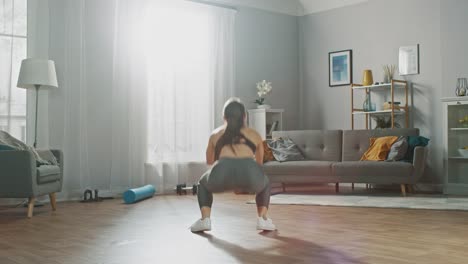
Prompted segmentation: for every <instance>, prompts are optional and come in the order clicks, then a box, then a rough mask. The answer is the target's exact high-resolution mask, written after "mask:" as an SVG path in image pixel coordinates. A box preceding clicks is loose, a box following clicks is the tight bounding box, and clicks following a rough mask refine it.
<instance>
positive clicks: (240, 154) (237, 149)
mask: <svg viewBox="0 0 468 264" xmlns="http://www.w3.org/2000/svg"><path fill="white" fill-rule="evenodd" d="M224 131H225V127H224V126H222V127H219V128H217V129H216V130H215V131H214V132H213V134H212V135H211V137H210V144H209V145H211V147H212V148H213V150H214V147H215V146H216V143H218V140H219V139H220V138H221V136H222V135H223V134H224ZM240 132H241V133H242V135H244V137H245V138H246V139H248V140H249V141H251V142H252V143H253V144H254V145H255V147H256V148H257V150H260V151H262V152H263V145H262V138H261V137H260V135H259V134H258V132H257V131H255V130H254V129H251V128H248V127H243V128H242V129H241V131H240ZM242 140H244V141H245V139H241V143H240V144H233V145H232V147H233V148H234V151H233V149H232V148H231V146H230V145H226V146H224V147H223V148H222V149H221V152H220V154H219V157H220V158H223V157H224V158H254V157H255V156H256V155H255V153H254V152H253V150H252V149H251V148H250V147H249V146H248V145H247V144H244V142H242ZM209 147H210V146H209ZM259 148H261V149H259Z"/></svg>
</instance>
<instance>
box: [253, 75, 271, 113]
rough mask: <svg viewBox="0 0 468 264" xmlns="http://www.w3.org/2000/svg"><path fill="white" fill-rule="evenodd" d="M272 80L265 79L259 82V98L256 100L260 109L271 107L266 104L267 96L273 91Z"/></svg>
mask: <svg viewBox="0 0 468 264" xmlns="http://www.w3.org/2000/svg"><path fill="white" fill-rule="evenodd" d="M272 89H273V88H272V86H271V82H267V81H266V80H263V81H261V82H258V83H257V95H258V98H257V99H256V100H255V103H256V104H257V108H260V109H270V106H269V105H267V104H265V97H266V96H267V95H268V94H269V93H270V92H271V90H272Z"/></svg>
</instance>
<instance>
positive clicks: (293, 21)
mask: <svg viewBox="0 0 468 264" xmlns="http://www.w3.org/2000/svg"><path fill="white" fill-rule="evenodd" d="M298 47H299V33H298V26H297V17H295V16H290V15H283V14H276V13H270V12H266V11H261V10H258V9H252V8H242V7H240V8H239V12H238V14H237V18H236V93H237V95H238V96H239V97H240V98H241V99H242V100H243V101H244V103H245V104H246V106H247V107H248V108H254V107H256V105H255V104H254V103H253V101H255V99H256V97H257V94H256V92H257V90H256V83H257V82H258V81H261V80H268V81H271V82H272V85H273V90H272V93H271V94H270V95H268V97H267V98H266V102H267V103H268V104H270V105H271V106H272V107H273V108H283V109H285V113H284V116H283V121H284V128H286V129H297V128H298V126H299V105H298V104H297V102H298V100H299V52H298Z"/></svg>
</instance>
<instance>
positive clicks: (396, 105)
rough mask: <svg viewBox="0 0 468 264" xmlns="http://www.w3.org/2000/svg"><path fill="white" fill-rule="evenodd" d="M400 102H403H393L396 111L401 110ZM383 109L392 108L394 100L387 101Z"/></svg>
mask: <svg viewBox="0 0 468 264" xmlns="http://www.w3.org/2000/svg"><path fill="white" fill-rule="evenodd" d="M400 104H401V102H393V105H395V107H394V108H395V111H400V110H401V109H400ZM383 109H384V110H392V102H385V103H384V104H383Z"/></svg>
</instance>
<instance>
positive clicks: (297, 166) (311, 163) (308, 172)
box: [263, 160, 332, 176]
mask: <svg viewBox="0 0 468 264" xmlns="http://www.w3.org/2000/svg"><path fill="white" fill-rule="evenodd" d="M331 165H332V162H330V161H316V160H302V161H289V162H284V163H280V162H278V161H271V162H268V163H265V164H264V165H263V170H264V171H265V173H266V174H267V175H304V176H331V175H332V170H331Z"/></svg>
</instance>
